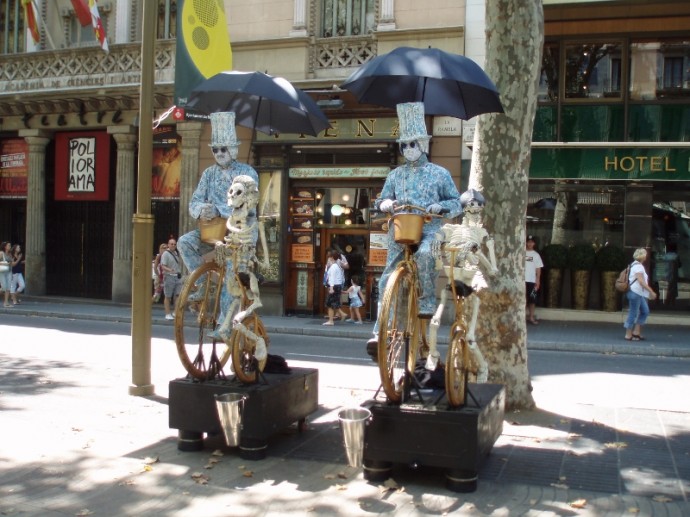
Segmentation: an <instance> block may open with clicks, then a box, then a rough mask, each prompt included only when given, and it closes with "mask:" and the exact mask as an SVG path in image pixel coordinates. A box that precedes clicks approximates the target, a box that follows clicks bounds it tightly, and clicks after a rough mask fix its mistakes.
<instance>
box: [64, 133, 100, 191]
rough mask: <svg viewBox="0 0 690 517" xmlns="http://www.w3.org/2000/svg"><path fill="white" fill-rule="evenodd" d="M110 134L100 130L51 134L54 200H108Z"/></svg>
mask: <svg viewBox="0 0 690 517" xmlns="http://www.w3.org/2000/svg"><path fill="white" fill-rule="evenodd" d="M109 195H110V135H108V134H107V133H105V132H104V131H91V132H79V133H59V134H57V135H56V136H55V199H56V200H57V201H108V197H109Z"/></svg>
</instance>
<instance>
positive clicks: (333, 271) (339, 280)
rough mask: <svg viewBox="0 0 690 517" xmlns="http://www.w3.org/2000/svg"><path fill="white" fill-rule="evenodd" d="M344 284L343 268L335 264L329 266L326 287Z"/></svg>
mask: <svg viewBox="0 0 690 517" xmlns="http://www.w3.org/2000/svg"><path fill="white" fill-rule="evenodd" d="M344 282H345V273H343V268H341V267H340V264H338V263H337V262H335V263H333V264H331V265H330V267H329V268H328V285H329V286H330V287H333V286H335V285H343V283H344Z"/></svg>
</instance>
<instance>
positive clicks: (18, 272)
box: [10, 244, 26, 305]
mask: <svg viewBox="0 0 690 517" xmlns="http://www.w3.org/2000/svg"><path fill="white" fill-rule="evenodd" d="M10 256H11V257H12V262H11V264H12V280H11V281H10V296H11V297H12V305H19V304H20V303H21V301H20V300H19V297H18V295H19V294H20V293H23V292H24V288H25V287H26V283H25V282H24V254H23V253H22V247H21V246H20V245H19V244H15V245H14V246H12V249H11V250H10Z"/></svg>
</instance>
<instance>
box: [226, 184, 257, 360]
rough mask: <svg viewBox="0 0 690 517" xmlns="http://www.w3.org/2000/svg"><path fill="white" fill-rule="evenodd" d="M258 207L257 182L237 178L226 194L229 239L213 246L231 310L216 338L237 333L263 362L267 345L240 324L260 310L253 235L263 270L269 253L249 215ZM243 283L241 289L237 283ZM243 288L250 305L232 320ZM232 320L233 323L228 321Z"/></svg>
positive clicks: (254, 220) (227, 237) (255, 223)
mask: <svg viewBox="0 0 690 517" xmlns="http://www.w3.org/2000/svg"><path fill="white" fill-rule="evenodd" d="M258 203H259V189H258V186H257V184H256V181H255V180H254V179H253V178H251V177H250V176H246V175H240V176H237V177H236V178H235V179H234V180H233V182H232V185H230V189H229V190H228V205H229V206H231V207H232V209H233V210H232V214H231V216H230V217H229V218H228V222H227V225H226V226H227V228H228V231H229V233H228V235H227V236H226V237H225V242H219V243H218V244H217V245H216V251H217V259H219V260H224V261H225V262H226V270H225V290H226V292H225V293H223V296H229V298H230V300H231V302H230V308H229V310H228V311H227V313H226V314H225V318H224V320H223V322H222V324H221V327H220V329H219V334H220V336H221V337H223V338H224V339H227V338H228V337H229V336H230V332H231V329H235V330H238V331H239V332H241V333H242V334H244V335H245V336H246V337H248V338H249V339H252V340H254V341H255V342H256V350H255V354H254V355H255V357H256V359H257V360H259V361H260V360H262V359H264V358H265V357H266V353H267V352H266V344H265V342H264V340H263V338H261V337H260V336H257V335H255V334H254V333H252V332H251V331H250V330H249V329H247V327H246V326H245V325H243V324H242V321H243V320H244V319H245V318H246V317H247V316H249V315H250V314H251V313H252V312H254V311H255V310H257V309H259V308H260V307H262V303H261V298H260V293H259V282H258V280H257V278H256V275H255V274H254V270H255V269H256V267H257V265H258V260H257V258H256V246H255V244H254V243H255V242H256V234H257V231H258V233H259V238H260V239H261V244H262V247H263V251H264V262H263V263H262V266H264V267H267V262H268V253H267V246H266V235H265V232H264V228H263V225H262V224H261V223H258V222H257V219H256V218H255V217H253V216H252V215H251V214H254V213H256V206H257V205H258ZM238 278H239V281H240V282H242V285H240V284H239V283H238ZM242 286H244V287H245V293H246V295H247V298H248V299H249V300H250V301H251V305H249V307H247V308H246V309H245V310H243V311H240V312H238V313H237V314H236V315H235V316H234V318H233V317H232V314H233V313H234V312H235V311H236V310H237V309H238V306H239V305H240V303H241V302H242V300H241V297H242ZM231 318H232V321H230V320H231Z"/></svg>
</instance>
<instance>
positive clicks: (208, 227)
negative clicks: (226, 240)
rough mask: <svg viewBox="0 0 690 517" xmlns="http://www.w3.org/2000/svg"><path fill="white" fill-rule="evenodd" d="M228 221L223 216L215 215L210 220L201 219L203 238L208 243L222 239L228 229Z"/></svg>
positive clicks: (200, 228)
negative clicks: (226, 225) (226, 224)
mask: <svg viewBox="0 0 690 517" xmlns="http://www.w3.org/2000/svg"><path fill="white" fill-rule="evenodd" d="M226 222H227V220H226V219H223V218H222V217H214V218H213V219H211V220H210V221H204V220H203V219H199V231H200V232H201V240H202V241H203V242H205V243H207V244H215V243H216V242H218V241H222V240H223V237H225V233H226V231H227V228H226V227H225V223H226Z"/></svg>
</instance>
